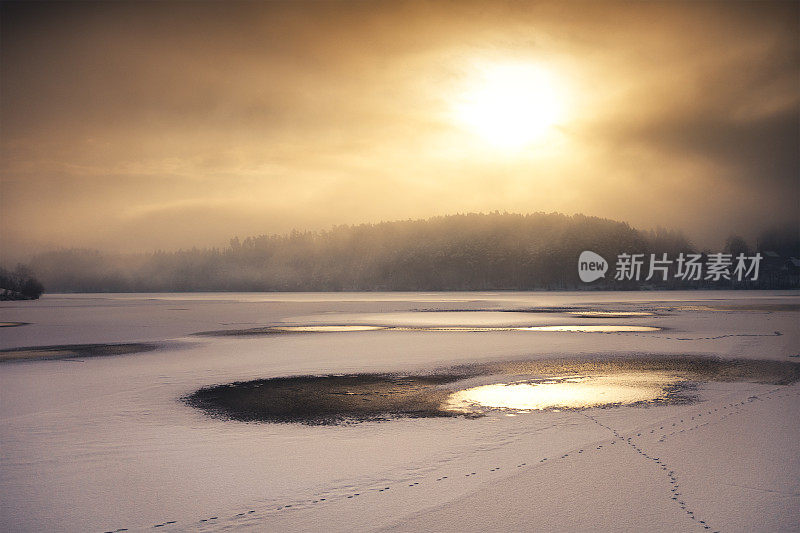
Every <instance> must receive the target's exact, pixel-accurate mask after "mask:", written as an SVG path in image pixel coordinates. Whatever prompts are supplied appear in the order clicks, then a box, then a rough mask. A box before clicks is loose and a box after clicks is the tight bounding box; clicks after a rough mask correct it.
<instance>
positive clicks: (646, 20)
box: [0, 1, 800, 255]
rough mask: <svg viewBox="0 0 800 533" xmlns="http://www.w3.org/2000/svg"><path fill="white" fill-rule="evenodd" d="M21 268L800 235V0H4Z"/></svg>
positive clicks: (0, 172) (12, 190) (2, 227)
mask: <svg viewBox="0 0 800 533" xmlns="http://www.w3.org/2000/svg"><path fill="white" fill-rule="evenodd" d="M1 9H2V19H0V20H1V21H2V22H1V24H2V28H1V30H2V31H1V32H0V54H1V56H0V59H1V63H0V69H2V70H1V72H0V74H1V76H0V84H1V86H0V89H1V92H0V124H1V125H0V128H1V129H0V180H2V181H0V187H1V188H0V237H2V238H0V254H3V255H12V254H24V253H28V252H30V251H34V250H40V249H45V248H48V247H70V246H79V247H92V248H99V249H105V250H118V251H126V250H135V251H140V250H153V249H157V248H163V249H172V248H179V247H182V248H187V247H191V246H212V245H213V246H216V245H220V244H224V243H227V241H228V239H229V238H231V237H233V236H234V235H238V236H241V237H243V236H248V235H258V234H264V233H280V232H285V231H288V230H291V229H293V228H299V229H315V228H324V227H328V226H331V225H333V224H345V223H360V222H378V221H382V220H395V219H407V218H424V217H429V216H434V215H445V214H451V213H456V212H469V211H482V212H487V211H494V210H500V211H511V212H522V213H528V212H535V211H548V212H549V211H560V212H564V213H584V214H587V215H593V216H601V217H606V218H612V219H615V220H623V221H626V222H629V223H630V224H631V225H633V226H635V227H638V228H643V229H647V228H651V227H656V226H663V227H668V228H671V229H679V230H683V231H684V232H685V233H686V234H687V235H688V236H689V237H690V238H691V239H693V240H695V241H697V242H698V243H699V244H701V245H702V244H704V243H712V244H718V243H720V241H722V240H723V239H724V238H725V237H726V236H728V235H730V234H732V233H739V234H742V235H744V236H745V237H748V238H752V237H753V236H754V235H755V234H756V233H757V232H758V231H760V230H761V229H763V228H764V227H767V226H770V225H779V224H782V225H786V224H794V225H795V227H797V226H798V225H800V219H799V218H798V217H799V216H800V215H799V213H800V183H799V180H800V177H799V176H800V155H798V146H800V44H799V42H798V39H800V37H799V35H800V22H799V21H800V4H798V3H793V2H787V3H769V2H758V3H755V2H753V3H750V2H748V3H737V2H725V3H722V2H708V3H706V2H686V3H683V2H669V3H617V2H613V3H612V2H602V3H600V2H566V3H562V2H556V3H551V2H509V3H502V2H498V3H495V2H492V3H489V2H444V1H440V2H375V3H371V2H319V3H316V2H268V3H267V2H248V3H231V2H225V3H222V2H208V3H206V2H203V3H195V2H191V3H189V2H179V3H116V2H115V3H112V2H101V3H69V2H60V3H18V2H4V3H3V4H2V8H1Z"/></svg>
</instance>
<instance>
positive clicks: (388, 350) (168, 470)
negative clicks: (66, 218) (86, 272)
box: [0, 291, 800, 532]
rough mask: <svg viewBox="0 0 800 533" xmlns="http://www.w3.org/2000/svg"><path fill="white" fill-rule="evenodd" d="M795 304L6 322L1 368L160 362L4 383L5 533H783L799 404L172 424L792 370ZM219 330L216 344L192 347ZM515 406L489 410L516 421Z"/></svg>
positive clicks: (483, 302)
mask: <svg viewBox="0 0 800 533" xmlns="http://www.w3.org/2000/svg"><path fill="white" fill-rule="evenodd" d="M799 296H800V294H798V293H797V292H777V291H775V292H760V291H759V292H744V291H736V292H727V291H693V292H580V293H553V292H549V293H548V292H543V293H515V292H508V293H507V292H497V293H477V292H464V293H333V294H332V293H325V294H314V293H301V294H291V293H270V294H261V293H245V294H236V293H225V294H220V293H214V294H140V295H134V294H119V295H117V294H102V295H101V294H94V295H46V296H45V297H43V298H42V299H41V300H39V301H32V302H2V303H0V324H3V325H4V327H0V349H14V348H23V347H25V348H28V347H36V346H39V347H41V346H58V345H67V344H104V343H139V342H141V343H156V344H158V346H159V347H158V349H156V350H152V351H147V352H142V353H134V354H127V355H117V356H108V357H78V358H74V357H73V358H67V359H55V360H27V361H8V362H4V363H0V493H2V498H0V530H2V531H10V532H15V531H118V530H122V529H125V530H128V531H144V530H153V528H154V527H156V526H158V527H157V529H156V530H157V531H162V530H164V531H186V530H189V531H221V530H230V529H233V530H253V531H294V530H297V531H309V530H325V531H353V530H356V531H372V530H392V531H395V530H396V531H422V530H435V531H510V530H529V529H531V528H533V529H537V530H587V529H591V530H615V531H619V530H648V531H676V530H679V531H694V530H696V531H706V530H708V531H800V511H798V509H800V453H798V452H800V423H798V420H800V385H798V384H797V383H794V384H791V385H781V384H775V383H755V382H750V381H746V380H745V381H701V382H698V383H697V384H696V389H695V390H694V394H695V395H696V396H697V400H698V401H696V402H694V403H686V404H679V405H649V406H647V407H637V406H621V407H615V408H606V409H604V408H597V407H590V408H587V409H579V410H569V409H567V410H562V409H549V410H544V411H531V412H521V411H520V412H515V411H510V410H508V409H497V410H489V412H488V413H487V414H486V416H483V417H481V418H474V419H467V418H462V417H455V418H400V419H397V420H389V421H383V422H364V423H358V424H349V425H324V426H310V425H302V424H270V423H245V422H237V421H230V420H225V419H221V418H213V417H209V416H207V415H206V414H204V413H203V412H202V411H200V410H198V409H195V408H193V407H191V406H189V405H187V404H186V403H185V402H183V401H181V398H182V397H184V396H187V395H189V394H191V393H192V392H194V391H196V390H197V389H199V388H201V387H207V386H212V385H219V384H225V383H231V382H235V381H248V380H256V379H264V378H273V377H283V376H294V375H305V374H313V375H325V374H353V373H366V372H393V373H395V372H397V373H419V372H425V371H431V370H435V369H438V368H442V367H446V366H452V365H463V364H470V363H486V362H492V361H515V360H519V361H528V360H536V359H544V358H552V357H582V356H586V357H599V358H602V357H627V358H636V357H641V356H665V357H666V356H684V355H688V356H716V357H721V358H726V359H757V360H774V361H784V362H786V361H790V362H798V363H800V326H799V324H800V297H799ZM7 324H8V325H7ZM275 330H283V332H282V333H279V334H276V333H275ZM220 331H222V332H228V334H225V335H219V334H212V335H202V336H199V335H195V334H196V333H200V332H220ZM248 331H249V332H250V333H247V332H248ZM577 382H582V381H581V380H576V383H577ZM481 386H485V385H481V384H478V386H477V387H475V389H478V392H479V393H480V395H479V397H480V398H482V400H481V401H487V402H488V403H487V404H486V405H490V404H491V403H492V402H494V403H495V404H496V405H498V406H500V407H503V406H507V405H506V403H503V402H507V401H508V400H507V398H506V399H503V400H502V401H500V402H498V400H497V399H496V396H495V395H493V394H494V393H492V394H490V395H489V396H488V397H489V398H491V401H488V400H484V399H485V398H487V396H486V393H487V391H488V392H492V391H491V390H490V389H481V388H480V387H481ZM526 387H527V389H526ZM530 388H531V387H530V384H521V385H519V387H518V388H514V389H506V390H505V391H504V392H506V393H509V392H513V393H514V395H515V400H514V401H515V402H518V398H516V396H518V395H519V394H525V393H526V390H528V389H530ZM555 389H557V387H554V390H555ZM537 390H538V391H539V392H542V391H543V390H544V389H541V388H539V389H537ZM559 391H560V389H559ZM628 392H631V391H628V390H627V389H626V393H628ZM634 392H635V394H633V393H631V394H632V396H631V397H632V398H639V397H640V396H638V395H641V397H642V398H644V397H650V396H649V395H651V392H652V391H651V390H650V389H648V390H646V391H645V393H646V394H645V393H643V392H642V391H641V390H639V389H637V390H636V391H634ZM559 393H561V392H559ZM471 394H473V396H470V398H474V397H475V396H474V395H475V390H473V391H472V393H471ZM461 399H463V398H461ZM524 401H525V400H524V398H523V403H521V404H520V403H514V404H508V405H510V406H512V407H518V406H520V405H522V406H529V405H528V404H525V403H524ZM566 405H570V404H566Z"/></svg>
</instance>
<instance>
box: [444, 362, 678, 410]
mask: <svg viewBox="0 0 800 533" xmlns="http://www.w3.org/2000/svg"><path fill="white" fill-rule="evenodd" d="M676 380H677V378H675V377H673V376H670V375H668V374H664V373H658V372H652V373H641V372H640V373H623V374H612V375H591V376H587V375H582V376H578V375H576V376H562V377H558V378H548V379H538V380H526V381H515V382H510V383H494V384H490V385H481V386H478V387H472V388H469V389H464V390H461V391H458V392H455V393H453V394H452V395H451V396H450V398H449V399H448V401H447V404H446V408H447V409H448V410H452V411H456V412H464V413H470V412H482V411H486V410H493V409H502V410H515V411H533V410H541V409H553V408H562V409H579V408H586V407H597V406H600V405H610V404H615V405H625V404H632V403H637V402H647V401H653V400H657V399H659V398H662V397H663V396H664V389H665V387H666V386H668V385H670V384H672V383H674V382H675V381H676Z"/></svg>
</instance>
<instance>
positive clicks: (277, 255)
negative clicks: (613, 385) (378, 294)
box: [30, 213, 692, 292]
mask: <svg viewBox="0 0 800 533" xmlns="http://www.w3.org/2000/svg"><path fill="white" fill-rule="evenodd" d="M583 250H592V251H594V252H597V253H599V254H600V255H602V256H603V257H605V258H607V259H608V260H609V262H610V263H611V265H610V272H609V275H607V280H605V281H604V280H600V281H598V282H596V283H593V284H592V287H603V286H605V285H606V284H608V283H612V281H613V274H614V272H613V270H614V265H613V262H614V259H615V258H616V256H617V254H619V253H622V252H629V253H630V252H636V253H651V252H658V253H662V252H667V253H669V254H670V255H677V254H678V253H679V252H688V251H692V246H691V245H690V243H689V242H688V241H687V239H686V238H684V237H683V236H682V235H680V234H678V233H672V232H667V231H663V232H656V233H653V232H642V231H638V230H636V229H633V228H631V227H630V226H629V225H628V224H626V223H623V222H617V221H613V220H607V219H601V218H595V217H587V216H582V215H573V216H567V215H563V214H557V213H551V214H545V213H535V214H528V215H518V214H507V213H491V214H465V215H452V216H444V217H435V218H430V219H427V220H408V221H397V222H383V223H379V224H363V225H357V226H337V227H334V228H332V229H330V230H327V231H308V232H298V231H293V232H291V233H289V234H285V235H263V236H260V237H249V238H246V239H244V240H243V241H240V240H239V239H238V238H234V239H232V240H231V243H230V246H229V247H226V248H224V249H218V248H211V249H192V250H183V251H176V252H154V253H147V254H104V253H100V252H97V251H87V250H62V251H56V252H48V253H44V254H40V255H37V256H35V257H33V259H32V261H31V263H30V268H31V269H32V271H33V272H34V273H35V274H36V276H37V277H38V278H39V279H40V280H41V281H42V283H43V284H44V285H45V287H46V289H47V290H48V291H49V292H171V291H340V290H409V291H410V290H487V289H568V288H587V285H586V284H583V283H581V281H580V280H579V279H578V274H577V259H578V255H579V254H580V252H582V251H583ZM608 278H612V279H611V280H609V279H608ZM614 288H626V287H625V286H622V285H620V284H619V283H617V284H616V285H614ZM630 288H633V287H630Z"/></svg>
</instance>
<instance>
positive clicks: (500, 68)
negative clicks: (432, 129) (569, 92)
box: [454, 64, 566, 149]
mask: <svg viewBox="0 0 800 533" xmlns="http://www.w3.org/2000/svg"><path fill="white" fill-rule="evenodd" d="M564 100H565V96H564V91H563V88H562V87H561V86H560V84H559V82H558V80H557V79H556V77H555V76H554V75H553V73H552V72H549V71H547V70H545V69H543V68H541V67H538V66H536V65H532V64H505V65H492V66H489V67H486V68H483V69H481V70H480V71H479V75H478V76H476V78H475V79H473V80H472V81H471V82H470V83H469V87H468V88H467V89H466V90H465V91H464V92H463V93H462V95H461V96H460V98H458V99H457V101H456V104H455V106H454V115H455V119H456V121H457V122H458V123H459V124H460V125H462V126H464V127H466V128H467V129H468V130H470V131H472V132H474V133H476V134H477V135H479V136H480V137H482V138H483V139H484V140H485V141H486V142H487V143H489V144H490V145H493V146H495V147H498V148H503V149H518V148H523V147H525V146H527V145H529V144H532V143H534V142H537V141H541V140H542V139H543V138H544V137H546V135H547V134H548V133H550V132H551V131H552V129H553V127H554V126H556V125H558V124H559V123H560V122H561V121H562V120H563V119H564V115H565V107H566V105H565V101H564Z"/></svg>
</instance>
